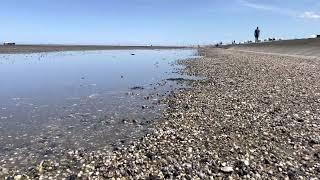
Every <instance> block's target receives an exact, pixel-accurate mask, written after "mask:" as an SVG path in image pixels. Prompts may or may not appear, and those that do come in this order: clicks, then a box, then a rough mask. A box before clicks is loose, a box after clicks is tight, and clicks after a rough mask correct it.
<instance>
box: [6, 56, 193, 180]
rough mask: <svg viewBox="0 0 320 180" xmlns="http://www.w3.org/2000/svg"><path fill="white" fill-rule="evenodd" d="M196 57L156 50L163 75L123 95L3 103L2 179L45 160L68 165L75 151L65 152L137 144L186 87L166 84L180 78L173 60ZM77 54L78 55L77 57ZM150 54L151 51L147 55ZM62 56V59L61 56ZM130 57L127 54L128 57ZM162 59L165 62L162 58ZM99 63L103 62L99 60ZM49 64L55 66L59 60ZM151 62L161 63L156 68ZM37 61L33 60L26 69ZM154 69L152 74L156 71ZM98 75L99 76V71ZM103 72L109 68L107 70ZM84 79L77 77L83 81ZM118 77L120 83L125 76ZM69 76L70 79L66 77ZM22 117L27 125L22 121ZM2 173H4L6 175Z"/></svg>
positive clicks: (108, 93) (107, 93)
mask: <svg viewBox="0 0 320 180" xmlns="http://www.w3.org/2000/svg"><path fill="white" fill-rule="evenodd" d="M91 53H92V52H91ZM91 53H90V54H91ZM123 53H125V52H123ZM148 53H149V51H148ZM166 53H169V54H166ZM192 53H193V51H191V50H188V51H184V52H182V51H169V52H167V51H165V52H164V51H159V52H158V51H157V52H155V54H156V56H157V57H156V58H154V59H151V60H150V62H149V61H148V62H147V63H148V64H150V66H152V67H153V68H155V69H156V71H158V72H157V74H161V76H158V77H156V78H153V77H152V76H151V74H150V76H151V77H148V78H153V79H152V80H151V81H149V82H148V81H145V80H144V79H142V80H141V82H140V83H137V81H134V82H133V83H130V84H128V85H127V86H125V88H123V89H121V90H119V91H109V90H105V91H103V90H99V91H90V92H89V93H88V94H87V95H86V96H67V98H65V101H64V102H63V103H61V104H56V105H55V104H53V105H52V104H42V103H41V102H39V101H37V99H36V98H22V96H20V97H21V98H11V99H9V103H4V102H5V101H2V102H1V106H0V107H1V109H0V116H1V117H6V119H5V118H3V119H1V121H0V129H1V133H0V141H1V144H3V146H1V147H0V157H1V158H0V159H1V161H0V178H2V177H4V176H6V174H8V173H10V172H12V171H15V170H19V171H20V172H26V171H29V170H28V169H30V168H32V167H33V169H37V168H36V167H37V166H39V164H40V163H41V162H42V161H44V160H46V161H45V162H47V161H48V162H56V163H55V164H57V163H58V164H61V163H62V164H65V163H66V162H60V161H61V160H63V159H66V156H69V154H70V153H68V154H66V153H67V152H73V151H78V152H81V153H82V154H84V153H88V152H91V151H112V150H113V149H117V148H118V147H119V146H122V145H125V144H130V141H132V140H135V139H139V138H140V137H141V136H143V135H144V134H146V133H147V132H148V131H150V130H149V127H151V126H152V123H153V122H154V121H157V120H158V119H159V118H160V115H161V112H162V110H163V109H164V108H165V107H166V104H164V103H163V102H162V101H161V99H162V98H163V97H165V96H166V95H167V94H170V91H172V90H174V89H176V88H184V87H186V86H185V85H183V84H177V83H176V82H167V81H166V80H165V79H167V78H170V77H175V75H174V73H171V71H173V70H174V69H173V68H174V66H171V64H172V63H171V61H175V60H176V59H178V58H182V57H185V58H186V57H190V56H191V55H192ZM103 54H104V53H102V54H101V55H103ZM143 54H144V51H137V53H136V56H134V57H137V58H139V59H140V60H141V58H142V57H141V56H143ZM33 56H34V55H33ZM74 56H77V53H75V54H74ZM86 56H90V55H86ZM119 56H120V55H118V58H120V57H119ZM151 56H152V55H151V52H150V54H149V55H148V56H147V57H151ZM57 57H60V56H58V55H57ZM67 57H68V56H66V57H65V58H66V59H67ZM99 57H100V53H99ZM125 57H128V55H126V54H125ZM130 57H131V56H130ZM163 57H166V59H165V60H161V59H162V58H163ZM98 60H99V62H101V60H100V59H98ZM160 60H161V62H160ZM3 61H5V60H3ZM43 61H44V62H41V63H47V62H46V59H44V60H43ZM50 61H52V62H55V61H54V59H51V60H50ZM152 61H158V63H157V67H155V66H154V62H152ZM32 62H33V61H32V60H28V63H27V65H26V66H28V65H29V63H31V64H32ZM63 62H64V61H63ZM77 62H78V61H74V63H75V65H74V67H72V69H74V68H75V67H76V66H77ZM80 62H81V60H80ZM169 62H170V64H168V63H169ZM19 63H21V62H19ZM55 63H58V62H55ZM68 63H69V62H68ZM90 63H93V64H94V63H95V59H94V58H91V59H90ZM117 63H118V62H117ZM137 63H138V62H137ZM22 64H23V63H22ZM10 66H14V64H12V65H10ZM21 66H23V65H21ZM152 67H151V68H150V69H148V71H153V69H152ZM165 67H167V68H165ZM1 68H2V67H0V69H1ZM10 68H13V67H10ZM76 69H77V68H76ZM97 71H98V72H97V73H99V69H98V70H97ZM104 71H107V69H106V68H104ZM165 72H168V73H165ZM121 73H122V74H123V75H122V76H123V77H122V78H123V79H124V81H127V80H129V79H130V78H132V77H129V76H128V73H125V72H121ZM141 73H143V72H141ZM135 74H139V73H135ZM92 76H93V75H92V74H90V73H87V75H86V76H85V77H86V78H85V79H86V80H90V79H91V80H90V81H91V82H89V83H90V84H96V85H95V88H101V83H96V82H94V81H93V80H92ZM179 76H180V75H179ZM80 77H81V76H78V78H79V79H81V78H80ZM117 77H118V78H119V81H121V79H122V78H121V75H119V76H117ZM68 78H70V77H66V78H65V79H68ZM161 79H163V80H161ZM81 80H82V79H81ZM106 80H107V79H105V81H106ZM159 80H160V81H159ZM25 81H29V80H28V79H26V80H25ZM92 81H93V82H92ZM147 82H148V83H147ZM133 85H136V87H143V88H134V89H130V87H134V86H133ZM81 87H82V88H85V87H86V86H84V85H82V86H81ZM101 89H102V88H101ZM2 90H3V89H2ZM26 91H27V90H26ZM53 96H54V95H53ZM16 97H19V96H16ZM57 99H58V98H57ZM46 102H47V101H46ZM17 112H19V113H17ZM25 114H26V115H25ZM25 117H27V119H26V118H25ZM9 118H10V119H9ZM19 118H21V119H23V120H24V121H20V120H19ZM44 164H47V163H44ZM49 164H51V163H49ZM43 166H46V165H43ZM1 169H4V170H3V171H4V172H3V173H2V171H1ZM42 169H45V168H44V167H43V168H42ZM54 169H56V168H54ZM43 172H45V171H44V170H43ZM34 173H37V171H35V172H34Z"/></svg>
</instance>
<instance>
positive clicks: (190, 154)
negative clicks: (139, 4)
mask: <svg viewBox="0 0 320 180" xmlns="http://www.w3.org/2000/svg"><path fill="white" fill-rule="evenodd" d="M199 53H200V55H201V57H198V58H192V59H187V60H180V61H179V62H178V63H179V64H181V65H183V66H184V68H183V69H182V70H181V72H180V73H182V74H185V75H191V76H198V77H203V78H201V79H199V80H189V81H188V84H189V85H190V86H189V87H188V88H181V89H177V90H175V91H173V92H172V93H171V94H170V95H169V96H167V97H165V98H164V99H162V100H161V103H162V104H166V105H167V108H166V109H165V110H164V111H163V113H162V116H161V118H160V120H159V121H158V122H156V123H155V124H154V125H153V127H152V130H151V131H150V132H148V134H146V135H145V136H144V137H142V138H141V139H139V140H136V141H133V142H130V143H128V144H126V145H119V146H117V147H114V149H113V150H112V151H107V150H106V151H103V150H102V151H91V152H87V151H83V150H81V149H78V150H77V149H75V150H68V151H66V152H65V155H64V157H63V158H61V159H60V160H43V161H42V162H41V163H40V164H30V167H29V168H28V169H24V170H9V169H5V168H1V167H0V177H5V179H8V180H9V179H14V180H24V179H69V180H74V179H288V180H289V179H313V180H316V179H318V178H319V175H320V136H319V134H320V81H319V79H320V73H319V72H320V61H319V59H318V58H303V57H292V56H281V55H272V54H261V53H259V54H256V53H253V52H240V51H236V50H230V49H222V48H203V49H199Z"/></svg>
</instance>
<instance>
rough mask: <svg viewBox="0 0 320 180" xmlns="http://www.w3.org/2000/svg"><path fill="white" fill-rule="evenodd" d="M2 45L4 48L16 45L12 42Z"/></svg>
mask: <svg viewBox="0 0 320 180" xmlns="http://www.w3.org/2000/svg"><path fill="white" fill-rule="evenodd" d="M3 45H4V46H14V45H16V43H14V42H5V43H3Z"/></svg>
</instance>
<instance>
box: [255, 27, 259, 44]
mask: <svg viewBox="0 0 320 180" xmlns="http://www.w3.org/2000/svg"><path fill="white" fill-rule="evenodd" d="M259 36H260V29H259V27H257V29H256V30H255V31H254V37H255V38H256V43H257V42H259Z"/></svg>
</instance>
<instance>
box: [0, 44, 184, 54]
mask: <svg viewBox="0 0 320 180" xmlns="http://www.w3.org/2000/svg"><path fill="white" fill-rule="evenodd" d="M181 48H186V47H182V46H99V45H15V46H3V45H0V54H25V53H41V52H57V51H94V50H134V49H136V50H138V49H151V50H152V49H181Z"/></svg>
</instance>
